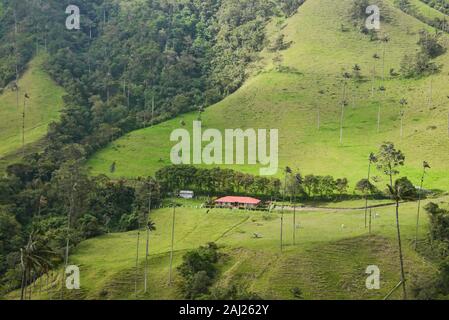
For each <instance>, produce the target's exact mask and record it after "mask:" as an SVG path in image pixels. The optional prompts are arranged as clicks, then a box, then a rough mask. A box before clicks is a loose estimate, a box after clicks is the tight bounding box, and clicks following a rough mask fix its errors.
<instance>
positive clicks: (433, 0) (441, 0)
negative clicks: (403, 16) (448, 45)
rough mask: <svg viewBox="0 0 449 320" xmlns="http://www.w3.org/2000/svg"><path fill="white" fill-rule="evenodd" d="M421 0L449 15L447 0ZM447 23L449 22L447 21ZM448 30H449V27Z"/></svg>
mask: <svg viewBox="0 0 449 320" xmlns="http://www.w3.org/2000/svg"><path fill="white" fill-rule="evenodd" d="M420 1H422V2H424V3H426V4H427V5H428V6H430V7H432V8H434V9H436V10H438V11H440V12H442V13H444V14H445V15H449V2H447V1H446V0H420ZM446 23H448V22H447V21H446ZM447 30H448V31H449V28H448V29H447Z"/></svg>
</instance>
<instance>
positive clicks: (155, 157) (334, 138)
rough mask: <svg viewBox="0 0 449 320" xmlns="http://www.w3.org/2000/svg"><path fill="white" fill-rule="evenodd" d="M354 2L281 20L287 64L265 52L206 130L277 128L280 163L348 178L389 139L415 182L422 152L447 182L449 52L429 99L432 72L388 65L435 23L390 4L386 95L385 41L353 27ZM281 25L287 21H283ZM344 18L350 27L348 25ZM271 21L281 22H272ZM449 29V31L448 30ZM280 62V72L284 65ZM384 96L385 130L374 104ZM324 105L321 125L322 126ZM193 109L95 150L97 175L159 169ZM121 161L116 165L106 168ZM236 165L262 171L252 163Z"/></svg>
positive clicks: (439, 183) (311, 7)
mask: <svg viewBox="0 0 449 320" xmlns="http://www.w3.org/2000/svg"><path fill="white" fill-rule="evenodd" d="M351 3H352V1H350V0H344V1H338V2H335V1H330V0H309V1H306V3H305V4H304V5H303V6H302V7H301V8H300V9H299V13H298V14H296V15H294V16H293V17H291V18H290V19H288V20H286V21H285V24H284V26H282V32H283V33H284V34H285V36H286V41H287V42H288V41H293V43H292V45H291V47H290V48H289V49H287V50H285V51H282V56H283V59H282V66H283V67H282V68H275V67H274V66H273V63H272V62H271V60H272V56H273V54H272V53H269V52H265V53H264V57H265V61H266V62H267V63H266V66H265V68H264V69H263V70H262V71H261V72H259V73H258V74H256V75H254V76H253V77H252V78H251V79H250V80H249V81H247V83H246V84H245V85H244V86H243V87H242V88H241V89H240V90H238V91H237V92H236V93H235V94H233V95H231V96H229V97H228V98H227V99H225V100H224V101H222V102H220V103H218V104H216V105H214V106H211V107H209V108H208V109H207V110H206V112H205V113H204V114H203V116H202V119H203V127H204V128H218V129H225V128H256V129H257V128H268V129H269V128H277V129H279V134H280V151H279V157H280V166H281V167H283V166H285V165H289V166H291V167H293V168H298V169H300V170H301V171H302V172H303V173H304V174H308V173H314V174H332V175H333V176H336V177H340V176H341V177H343V176H344V177H347V178H349V179H350V181H351V183H352V184H354V183H355V182H356V181H357V180H359V179H360V178H362V177H363V176H364V175H365V172H366V166H367V163H366V162H367V161H366V158H367V155H368V154H369V153H370V152H371V151H376V150H377V148H378V146H379V144H380V143H381V142H382V141H385V140H389V141H393V142H395V143H396V145H397V146H398V147H399V148H400V149H402V150H403V152H404V153H405V154H406V156H407V160H406V168H405V169H404V170H403V173H404V174H405V175H407V176H408V177H409V178H411V179H413V181H414V182H416V183H417V182H418V178H419V175H420V172H421V164H422V161H423V160H425V159H426V160H428V161H430V162H431V163H432V173H431V175H430V176H429V180H428V181H427V182H428V183H429V184H430V186H431V187H433V188H440V189H447V185H448V183H449V181H448V178H447V177H445V176H444V173H445V172H447V170H448V169H449V155H448V153H447V152H445V150H447V149H448V147H449V137H448V133H447V113H448V109H449V100H448V98H447V96H448V89H447V85H446V84H447V83H448V81H449V78H448V70H449V53H446V54H444V55H442V56H440V57H439V58H438V59H437V62H438V63H442V64H444V68H443V70H442V71H441V72H440V73H439V74H438V75H436V76H434V77H433V90H432V92H433V94H432V105H430V104H429V103H428V101H429V95H430V94H429V92H430V89H429V83H430V78H429V77H424V78H421V79H412V80H404V79H402V78H399V77H391V76H390V75H389V71H390V69H391V68H394V69H395V70H399V68H400V63H401V60H402V58H403V56H404V55H405V54H406V53H413V52H415V49H416V50H417V49H418V46H417V44H416V43H417V40H418V31H419V30H421V29H422V28H428V29H429V30H430V28H429V27H428V26H426V25H424V24H423V23H422V22H420V21H418V20H417V19H415V18H413V17H411V16H408V15H406V14H404V13H403V12H401V11H400V10H399V9H397V8H395V7H393V6H392V5H391V4H390V3H389V2H385V7H386V8H388V11H389V15H390V17H391V18H392V22H391V23H389V24H388V23H385V22H384V23H383V24H382V30H381V34H388V35H389V37H390V39H391V40H390V42H389V43H388V45H387V47H386V56H385V83H384V84H383V85H384V87H385V88H386V89H387V91H386V94H385V95H384V94H383V93H381V92H379V91H378V90H377V89H378V88H379V87H380V86H381V85H382V76H381V73H382V59H380V60H378V61H377V62H374V59H373V58H372V57H373V55H374V54H375V53H377V54H378V55H379V56H382V53H383V48H382V44H381V43H380V42H377V41H370V40H369V37H368V36H364V35H363V34H361V33H360V32H359V31H357V30H355V29H353V28H352V27H351V25H352V22H351V21H350V20H349V18H348V9H349V6H350V5H351ZM281 23H282V22H281ZM342 26H345V29H347V31H346V32H343V31H342V29H343V28H342ZM274 28H275V27H274ZM446 37H447V36H446ZM373 63H376V70H377V77H376V83H375V88H376V92H375V95H374V97H373V98H372V97H371V86H372V83H371V72H372V69H373ZM354 64H358V65H359V66H360V67H361V73H362V75H363V76H364V81H359V82H354V81H351V83H350V89H349V92H350V98H349V105H348V106H347V107H346V110H345V114H344V133H343V144H342V145H340V144H339V140H340V112H341V111H340V110H341V99H342V77H341V75H342V73H343V72H344V71H349V72H350V71H351V69H352V67H353V66H354ZM279 70H281V71H279ZM401 98H406V99H407V100H408V102H409V104H408V106H407V109H406V113H405V118H404V137H403V139H402V140H401V139H400V128H399V127H400V120H399V117H400V116H399V110H400V104H399V101H400V99H401ZM379 104H381V106H382V109H381V110H382V111H381V125H380V133H377V112H378V106H379ZM318 110H319V113H320V122H321V123H320V128H319V129H318V123H317V119H318ZM195 118H196V115H194V114H191V115H184V116H181V117H178V118H177V119H174V120H171V121H168V122H166V123H163V124H160V125H157V126H155V127H153V128H147V129H143V130H140V131H136V132H132V133H130V134H128V135H126V136H124V137H123V138H121V139H119V140H117V141H115V142H114V143H112V144H111V145H110V146H108V147H107V148H106V149H104V150H102V151H100V152H98V153H97V154H96V155H95V156H94V157H92V158H91V159H90V160H89V162H88V164H87V166H88V167H89V169H90V171H91V173H92V174H100V173H105V174H108V175H111V176H113V177H135V176H138V175H147V174H152V173H154V172H155V171H156V170H157V169H158V168H160V167H162V166H164V165H168V164H170V157H169V154H170V149H171V147H172V146H173V145H174V143H171V142H170V141H169V136H170V133H171V132H172V130H174V129H176V128H179V127H181V125H180V122H181V120H184V121H185V122H186V123H187V125H186V127H187V128H188V127H189V126H191V123H192V120H193V119H195ZM114 161H115V162H116V170H115V172H114V173H113V174H110V172H109V168H110V166H111V164H112V163H113V162H114ZM234 169H236V170H240V171H244V172H251V173H257V172H258V170H257V168H256V167H255V166H251V167H250V166H234Z"/></svg>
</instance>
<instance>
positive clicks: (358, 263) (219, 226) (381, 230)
mask: <svg viewBox="0 0 449 320" xmlns="http://www.w3.org/2000/svg"><path fill="white" fill-rule="evenodd" d="M442 200H444V201H447V200H448V199H442ZM373 213H374V214H378V216H377V217H376V218H375V219H374V220H373V234H372V235H368V234H367V230H366V229H365V228H364V211H363V210H354V211H350V212H346V211H328V212H300V213H298V215H297V224H299V225H300V228H299V229H298V231H297V244H296V245H295V246H293V244H292V228H293V224H292V214H291V213H288V214H286V215H285V224H284V227H285V229H284V230H285V236H284V241H285V244H286V247H285V250H284V252H283V253H281V252H280V250H279V214H271V215H269V216H268V217H267V216H266V215H265V216H264V215H263V214H261V213H249V212H242V211H237V212H235V211H232V212H231V211H228V210H218V209H217V210H212V212H209V213H208V214H207V213H206V210H205V209H195V208H189V207H184V208H179V209H178V211H177V218H176V236H175V247H174V248H175V259H174V266H175V267H176V266H177V265H179V263H180V258H181V256H182V254H183V253H184V252H185V250H187V249H190V248H196V247H198V246H199V245H201V244H205V243H207V242H210V241H216V242H217V243H218V244H219V245H220V246H222V251H223V252H224V253H226V254H227V258H226V259H225V261H224V262H223V263H222V265H221V267H220V269H221V274H220V278H219V281H218V283H219V285H224V284H229V283H239V284H242V285H245V286H247V287H248V288H249V289H250V290H252V291H255V292H257V293H258V294H260V295H262V297H263V298H272V299H291V298H292V295H291V293H290V290H291V289H292V288H294V287H299V288H301V289H302V290H303V292H304V297H305V298H307V299H360V298H363V299H380V298H382V297H383V296H385V295H386V293H387V292H388V291H389V290H390V289H391V288H392V287H394V286H395V285H396V284H397V282H398V280H399V270H398V253H397V245H396V229H395V216H394V207H386V208H379V209H375V210H374V212H373ZM374 214H373V216H374ZM415 217H416V203H408V204H404V205H403V206H402V207H401V226H402V234H403V238H404V244H405V245H404V246H405V260H406V264H405V268H406V272H407V274H408V276H407V277H408V279H410V280H411V279H413V278H414V277H415V276H417V275H418V274H429V273H432V272H434V271H435V267H434V266H433V265H432V264H431V263H430V262H429V261H426V260H425V259H424V258H422V257H420V256H419V255H418V254H417V253H416V252H415V251H413V250H412V249H411V247H410V241H412V240H413V237H414V225H415ZM152 218H153V220H154V221H155V223H156V226H157V230H156V231H155V232H154V233H152V234H151V238H150V254H151V258H150V273H149V279H150V281H149V290H148V294H147V295H144V294H143V292H142V291H143V287H142V286H143V285H142V274H143V259H144V252H145V251H144V250H145V244H144V241H142V240H141V242H140V249H139V250H140V263H139V283H138V291H139V293H138V296H137V298H139V299H173V298H181V296H180V295H179V292H177V290H176V286H172V287H170V286H168V284H167V282H168V266H169V253H168V252H169V248H170V237H171V219H172V211H171V209H160V210H156V211H155V212H153V214H152ZM342 225H344V226H345V227H344V228H342ZM426 230H427V218H426V217H424V218H423V219H422V227H421V230H420V231H421V232H420V236H421V237H423V236H424V234H425V233H426ZM255 232H257V233H259V234H260V235H262V236H263V238H261V239H254V238H253V234H254V233H255ZM136 239H137V234H136V232H128V233H120V234H110V235H106V236H103V237H99V238H95V239H91V240H88V241H85V242H83V243H81V244H80V245H79V246H78V248H77V249H76V250H75V252H74V254H73V255H72V256H71V258H70V263H71V264H76V265H78V266H79V267H80V271H81V286H82V290H81V292H76V293H66V296H65V297H71V298H88V299H98V298H101V299H133V298H135V295H134V288H135V287H134V284H135V282H134V280H135V268H134V266H135V254H136V251H135V250H136V249H135V246H136ZM141 239H143V236H141ZM369 265H377V266H379V268H380V270H381V289H380V290H379V291H368V290H366V289H365V280H366V277H367V275H365V273H364V272H365V269H366V267H367V266H369ZM54 276H55V278H54V279H57V277H58V276H56V275H54ZM55 281H56V282H55V283H58V284H59V283H60V282H59V281H57V280H55ZM175 281H177V276H175ZM39 287H40V284H39V282H38V284H37V285H36V287H35V289H34V295H35V297H36V298H49V297H53V298H59V293H58V292H57V291H53V292H51V291H50V293H49V294H48V293H45V289H46V287H45V286H44V288H43V289H44V290H43V291H44V293H42V294H38V290H39V289H38V288H39ZM50 287H51V286H50ZM14 297H17V293H15V294H13V295H11V296H10V298H14ZM394 298H398V296H396V297H394Z"/></svg>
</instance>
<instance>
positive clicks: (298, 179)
mask: <svg viewBox="0 0 449 320" xmlns="http://www.w3.org/2000/svg"><path fill="white" fill-rule="evenodd" d="M302 183H303V178H302V176H301V174H300V173H297V174H296V175H295V184H296V186H295V189H294V190H295V191H294V192H295V198H294V200H293V245H295V244H296V193H297V188H298V187H299V186H301V185H302Z"/></svg>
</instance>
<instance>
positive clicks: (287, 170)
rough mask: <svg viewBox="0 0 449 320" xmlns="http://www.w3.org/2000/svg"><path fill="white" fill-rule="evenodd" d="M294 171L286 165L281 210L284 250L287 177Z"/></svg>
mask: <svg viewBox="0 0 449 320" xmlns="http://www.w3.org/2000/svg"><path fill="white" fill-rule="evenodd" d="M291 173H292V169H291V168H290V167H288V166H287V167H285V169H284V192H283V194H282V211H281V251H282V250H283V236H284V234H283V232H284V205H285V203H284V202H285V196H286V193H287V177H288V175H289V174H291Z"/></svg>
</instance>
